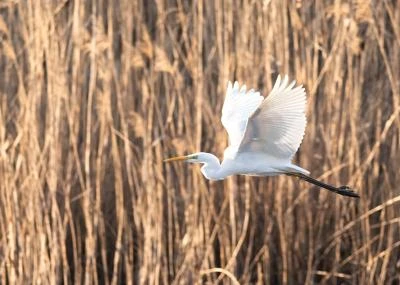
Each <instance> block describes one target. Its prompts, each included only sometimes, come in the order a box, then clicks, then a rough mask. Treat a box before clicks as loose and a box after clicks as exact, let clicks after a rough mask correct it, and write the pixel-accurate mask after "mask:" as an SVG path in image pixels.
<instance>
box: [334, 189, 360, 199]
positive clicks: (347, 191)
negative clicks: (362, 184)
mask: <svg viewBox="0 0 400 285" xmlns="http://www.w3.org/2000/svg"><path fill="white" fill-rule="evenodd" d="M338 189H339V191H338V192H337V193H338V194H340V195H343V196H349V197H354V198H360V195H358V194H357V193H356V192H354V190H353V189H351V188H350V187H349V186H340V187H339V188H338Z"/></svg>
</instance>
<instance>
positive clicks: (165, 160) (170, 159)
mask: <svg viewBox="0 0 400 285" xmlns="http://www.w3.org/2000/svg"><path fill="white" fill-rule="evenodd" d="M186 159H188V157H187V156H185V155H184V156H176V157H171V158H167V159H164V162H170V161H179V160H186Z"/></svg>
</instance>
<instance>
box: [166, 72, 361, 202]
mask: <svg viewBox="0 0 400 285" xmlns="http://www.w3.org/2000/svg"><path fill="white" fill-rule="evenodd" d="M295 84H296V82H295V81H293V82H291V83H290V84H289V79H288V76H287V75H286V76H285V78H284V79H283V80H281V77H280V75H279V76H278V78H277V80H276V82H275V85H274V87H273V88H272V91H271V92H270V94H269V95H268V96H267V97H266V98H264V97H263V96H261V94H260V92H257V91H254V90H253V89H251V90H248V91H246V85H243V86H242V87H240V86H239V83H238V82H237V81H236V82H235V83H234V84H233V86H232V83H231V82H229V83H228V88H227V90H226V97H225V102H224V105H223V107H222V117H221V121H222V124H223V126H224V127H225V129H226V131H227V132H228V135H229V146H228V147H227V148H226V149H225V152H224V160H223V161H222V163H220V161H219V159H218V158H217V157H216V156H215V155H213V154H211V153H206V152H198V153H194V154H190V155H186V156H178V157H173V158H168V159H166V160H164V161H165V162H169V161H178V160H184V161H187V162H191V163H202V164H203V166H202V167H201V172H202V173H203V175H204V176H205V177H206V178H207V179H210V180H222V179H225V178H226V177H227V176H230V175H235V174H242V175H253V176H274V175H281V174H285V175H289V176H295V177H298V178H300V179H302V180H305V181H307V182H309V183H312V184H314V185H317V186H319V187H322V188H324V189H327V190H329V191H332V192H335V193H337V194H340V195H344V196H350V197H359V195H358V194H357V193H356V192H354V191H353V190H352V189H351V188H350V187H348V186H340V187H335V186H332V185H329V184H326V183H323V182H321V181H319V180H317V179H314V178H312V177H310V176H309V174H310V172H309V171H308V170H306V169H304V168H301V167H299V166H297V165H294V164H293V163H292V158H293V156H294V154H295V153H296V151H297V150H298V148H299V146H300V144H301V141H302V140H303V136H304V130H305V128H306V123H307V122H306V116H305V107H306V93H305V90H304V88H303V87H302V86H297V87H295Z"/></svg>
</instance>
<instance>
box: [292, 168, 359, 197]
mask: <svg viewBox="0 0 400 285" xmlns="http://www.w3.org/2000/svg"><path fill="white" fill-rule="evenodd" d="M286 175H289V176H295V177H298V178H300V179H301V180H304V181H307V182H308V183H311V184H314V185H317V186H319V187H321V188H324V189H326V190H329V191H332V192H334V193H336V194H339V195H343V196H348V197H354V198H360V195H358V194H357V193H356V192H354V190H353V189H352V188H350V187H349V186H340V187H335V186H332V185H329V184H325V183H323V182H321V181H319V180H317V179H315V178H312V177H310V176H307V175H305V174H302V173H293V172H289V173H286Z"/></svg>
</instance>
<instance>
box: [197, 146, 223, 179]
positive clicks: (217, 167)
mask: <svg viewBox="0 0 400 285" xmlns="http://www.w3.org/2000/svg"><path fill="white" fill-rule="evenodd" d="M199 161H200V162H201V163H204V165H203V166H202V167H201V172H202V173H203V175H204V176H205V177H206V178H207V179H212V180H219V179H224V178H225V177H224V176H221V175H222V173H221V164H220V163H219V159H218V158H217V157H216V156H215V155H213V154H211V153H206V152H203V153H201V157H199Z"/></svg>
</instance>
